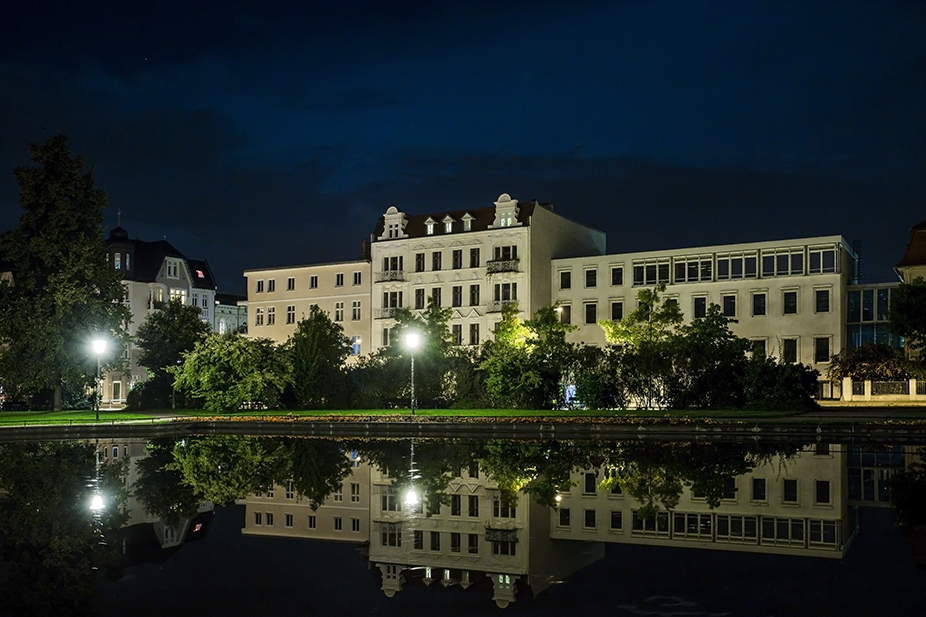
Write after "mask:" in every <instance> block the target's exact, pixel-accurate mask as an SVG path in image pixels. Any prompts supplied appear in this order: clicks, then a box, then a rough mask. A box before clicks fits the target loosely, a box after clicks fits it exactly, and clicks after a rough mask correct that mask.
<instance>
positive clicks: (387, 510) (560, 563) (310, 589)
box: [0, 431, 926, 616]
mask: <svg viewBox="0 0 926 617" xmlns="http://www.w3.org/2000/svg"><path fill="white" fill-rule="evenodd" d="M590 433H591V431H590ZM922 457H923V445H922V444H921V443H917V441H916V440H912V441H911V439H909V436H906V435H903V434H901V433H898V435H897V439H896V442H891V441H890V440H887V441H885V435H883V434H881V435H880V436H879V439H878V441H877V442H875V441H867V442H866V441H865V440H864V439H861V440H859V439H853V440H843V441H833V442H827V441H822V440H820V439H806V438H805V439H780V438H779V439H760V438H755V439H731V440H726V441H715V442H699V441H698V440H692V439H688V440H669V439H660V438H653V436H652V435H648V436H647V439H645V440H644V439H623V440H615V439H600V438H596V436H595V435H593V434H589V435H585V436H584V437H583V436H582V435H580V434H578V433H577V434H576V435H574V436H573V438H570V439H535V438H534V439H521V440H503V439H475V438H472V437H466V438H460V437H451V436H447V437H443V438H441V437H435V436H429V437H428V438H411V439H409V438H370V437H356V436H353V437H352V436H344V437H338V436H329V437H325V438H322V437H311V436H305V435H299V436H296V435H289V436H245V435H199V436H197V435H175V436H169V437H158V438H142V437H138V436H134V437H113V436H106V437H102V436H101V437H95V438H89V439H86V438H85V439H80V440H49V441H18V442H7V443H0V491H2V492H0V539H2V549H3V552H2V558H3V562H2V564H0V585H2V589H0V592H2V594H0V595H2V597H4V598H5V601H4V603H3V605H2V606H0V614H3V615H6V614H11V615H12V614H49V615H63V614H99V615H122V614H132V615H163V614H193V613H200V614H221V613H226V614H241V613H246V612H247V613H257V612H263V613H267V614H273V615H290V614H293V615H295V614H307V613H309V614H316V613H320V612H322V611H325V612H333V611H338V612H346V611H353V612H360V613H373V612H376V613H379V614H403V615H407V614H409V613H410V612H413V613H414V612H421V613H422V614H430V613H431V612H432V611H434V610H439V611H441V613H442V614H450V615H481V614H497V613H498V612H499V611H500V610H501V609H502V608H505V610H506V611H508V612H512V611H513V612H527V613H529V614H539V615H547V614H549V615H554V614H555V615H563V614H567V613H573V612H576V611H581V612H582V613H583V614H590V615H757V616H758V615H821V614H824V615H825V614H839V615H875V614H891V613H893V614H897V615H907V614H909V615H913V614H922V606H923V605H924V599H926V569H924V562H926V551H924V547H926V537H924V536H923V535H922V534H917V533H915V532H914V531H913V530H912V528H910V527H909V526H906V527H900V526H898V525H897V524H896V522H897V512H896V511H895V509H893V508H892V507H891V490H892V486H894V484H893V483H892V478H896V477H902V478H910V477H913V476H912V472H913V471H915V470H916V468H917V464H918V461H921V460H922ZM897 486H898V487H900V488H898V489H897V490H908V491H909V490H910V489H904V488H903V487H904V486H913V489H912V490H913V491H917V490H919V489H918V488H916V487H917V485H910V484H909V483H908V484H906V485H900V484H898V485H897ZM918 486H922V484H920V485H918ZM895 497H899V495H895ZM906 498H907V500H906V502H905V503H916V500H917V499H918V500H919V503H920V504H922V502H923V500H924V496H923V495H922V494H913V495H912V496H911V495H906ZM905 514H906V515H909V513H906V512H905ZM915 514H916V513H914V515H915ZM920 514H921V513H920ZM920 531H922V529H920Z"/></svg>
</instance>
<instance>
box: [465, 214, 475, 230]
mask: <svg viewBox="0 0 926 617" xmlns="http://www.w3.org/2000/svg"><path fill="white" fill-rule="evenodd" d="M472 230H473V216H472V215H471V214H470V213H469V212H467V213H466V214H464V215H463V231H472Z"/></svg>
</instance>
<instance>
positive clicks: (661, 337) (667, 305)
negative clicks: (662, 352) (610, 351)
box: [599, 283, 682, 347]
mask: <svg viewBox="0 0 926 617" xmlns="http://www.w3.org/2000/svg"><path fill="white" fill-rule="evenodd" d="M665 291H666V284H665V283H660V284H659V285H657V286H656V287H655V288H653V289H641V290H640V291H639V292H637V308H635V309H634V310H633V311H632V312H631V313H630V314H629V315H627V316H626V317H624V318H623V319H621V320H620V321H611V320H602V321H600V322H599V325H600V326H601V328H602V329H603V330H604V333H605V338H606V339H607V341H608V343H610V344H611V345H629V346H633V347H638V346H640V345H641V344H645V343H656V342H660V341H665V340H667V339H668V338H669V335H671V334H672V332H673V331H674V330H675V328H677V327H678V326H679V325H681V323H682V310H681V309H680V308H679V306H678V302H677V301H676V300H674V299H668V300H666V299H665V298H664V297H663V296H662V295H660V294H663V293H665Z"/></svg>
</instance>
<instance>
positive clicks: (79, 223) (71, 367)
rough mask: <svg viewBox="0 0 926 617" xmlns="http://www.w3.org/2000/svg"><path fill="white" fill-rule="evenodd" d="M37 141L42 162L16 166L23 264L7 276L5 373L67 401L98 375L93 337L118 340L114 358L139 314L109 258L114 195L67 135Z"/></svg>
mask: <svg viewBox="0 0 926 617" xmlns="http://www.w3.org/2000/svg"><path fill="white" fill-rule="evenodd" d="M29 150H30V152H31V153H32V161H33V162H34V163H35V164H36V165H37V167H20V168H18V169H16V171H15V175H16V178H17V180H18V181H19V186H20V190H21V195H20V205H21V206H22V208H23V213H22V216H21V217H20V221H19V226H18V227H17V228H16V229H14V230H11V231H9V232H7V233H6V234H4V235H3V236H2V239H0V242H2V246H3V251H4V253H5V258H6V260H7V261H9V262H10V263H11V264H12V270H13V283H12V284H7V283H4V284H2V285H0V346H2V349H3V351H2V352H0V377H2V379H3V382H4V384H5V386H6V387H7V388H11V387H12V388H16V387H18V388H20V389H21V390H23V391H24V392H27V393H32V394H35V393H37V392H39V391H42V390H52V391H53V392H54V406H55V408H56V409H60V408H61V401H62V392H63V390H65V389H67V388H72V389H74V388H84V387H86V386H88V385H90V384H91V383H92V382H93V378H94V377H95V374H96V358H95V357H93V356H92V355H91V354H90V353H89V351H88V347H89V343H90V340H91V339H92V338H94V337H96V336H100V335H102V336H105V337H107V338H109V339H111V340H112V341H114V342H115V343H116V348H117V349H116V351H113V352H112V353H110V354H109V358H110V359H112V360H111V363H113V364H114V363H115V362H116V359H118V358H120V357H121V355H122V354H121V353H119V352H118V348H119V347H120V346H122V345H123V344H124V343H125V341H126V340H127V337H128V334H127V332H126V329H125V327H126V324H127V323H128V321H129V319H130V317H131V315H130V312H129V310H128V308H127V307H125V306H123V305H122V303H121V300H122V298H123V295H124V289H123V287H122V283H121V282H120V278H119V273H118V271H116V270H114V269H113V268H112V266H110V265H108V264H107V261H106V255H107V253H106V245H105V243H104V240H103V226H102V225H103V209H104V208H105V207H106V195H105V194H104V193H103V191H102V190H100V189H97V188H95V187H94V183H93V170H92V169H91V170H90V171H86V172H85V171H84V160H83V158H82V157H79V156H78V157H71V152H70V149H69V148H68V143H67V137H65V136H64V135H56V136H55V137H52V138H50V139H49V140H48V141H46V142H45V144H43V145H35V144H33V145H31V146H30V147H29Z"/></svg>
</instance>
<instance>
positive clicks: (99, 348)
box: [92, 338, 106, 422]
mask: <svg viewBox="0 0 926 617" xmlns="http://www.w3.org/2000/svg"><path fill="white" fill-rule="evenodd" d="M92 345H93V353H94V354H96V393H95V395H94V397H93V398H94V401H93V402H94V405H93V408H94V409H95V410H96V421H97V422H99V421H100V399H101V396H100V394H101V393H100V388H101V387H102V372H101V366H100V365H101V362H100V358H101V356H102V355H103V354H104V353H106V339H101V338H97V339H93V343H92Z"/></svg>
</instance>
